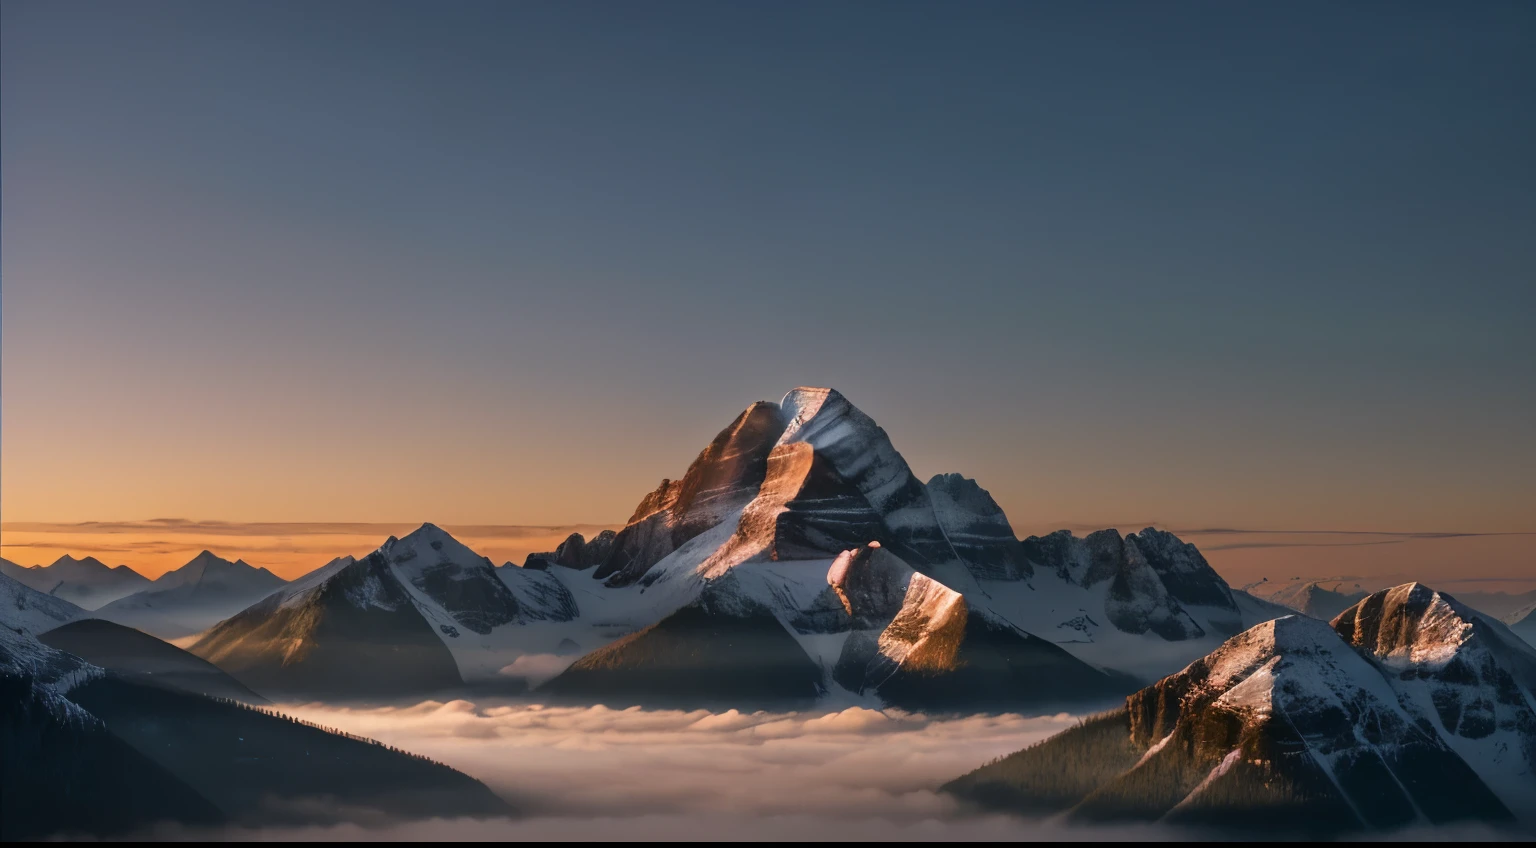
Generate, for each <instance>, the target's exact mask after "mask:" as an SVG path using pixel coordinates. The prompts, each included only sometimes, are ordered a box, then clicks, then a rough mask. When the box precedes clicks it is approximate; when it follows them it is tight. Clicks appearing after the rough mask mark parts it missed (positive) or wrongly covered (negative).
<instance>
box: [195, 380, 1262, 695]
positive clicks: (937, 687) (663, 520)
mask: <svg viewBox="0 0 1536 848" xmlns="http://www.w3.org/2000/svg"><path fill="white" fill-rule="evenodd" d="M375 553H376V554H377V555H378V556H379V557H380V558H381V559H382V561H383V562H384V563H385V564H386V565H387V566H388V572H389V574H388V576H389V577H390V578H391V579H392V580H393V581H394V582H395V583H398V585H399V587H400V589H401V591H403V592H404V593H405V597H406V600H407V601H408V602H409V604H408V606H409V609H407V608H406V607H398V609H399V611H400V614H401V615H402V616H406V617H410V616H412V615H414V616H419V617H420V618H421V620H422V621H424V622H425V626H426V628H427V630H428V631H430V632H431V633H432V634H434V638H436V639H438V640H439V641H440V642H441V643H442V644H443V645H444V646H445V647H446V648H447V650H448V652H449V653H450V654H451V656H452V660H453V664H454V669H453V671H454V672H456V673H457V674H458V675H459V677H460V679H461V680H462V681H464V684H465V685H467V686H471V687H475V686H491V687H498V688H507V689H512V690H515V691H520V690H518V687H519V686H522V687H537V686H543V685H547V686H550V687H553V689H551V691H554V689H559V690H560V691H562V692H564V693H566V694H568V695H571V696H572V697H575V696H576V695H575V694H574V693H576V692H578V691H579V692H588V693H590V692H595V691H598V690H599V689H600V688H601V687H602V686H609V685H611V686H613V687H615V688H614V690H613V692H612V693H611V694H612V695H613V697H614V698H620V699H622V698H634V699H636V702H639V701H640V700H642V699H645V698H652V697H653V696H654V695H655V693H656V692H657V691H659V690H658V689H657V686H656V685H655V684H654V682H651V683H648V682H646V677H647V674H649V675H650V676H651V677H652V678H654V680H660V679H662V676H661V674H660V672H659V671H657V669H659V668H660V667H661V666H657V665H656V663H662V665H666V664H668V663H671V664H672V665H673V666H675V667H676V668H677V669H681V670H679V671H677V673H676V675H674V677H675V681H674V682H675V688H677V689H678V691H683V690H687V691H693V692H696V693H704V692H705V691H706V690H707V688H708V681H709V680H711V679H713V680H715V681H716V682H721V685H724V684H723V681H725V680H727V679H728V678H729V679H733V680H734V679H737V677H736V676H733V675H736V671H730V669H728V668H727V666H728V665H729V664H730V660H729V657H730V656H731V655H732V651H733V649H732V647H731V646H733V645H735V646H737V647H738V648H739V649H740V650H739V651H737V653H738V654H739V656H740V657H741V662H742V663H747V662H748V660H747V658H748V656H749V655H750V656H753V657H757V658H758V659H754V660H751V662H759V661H761V662H763V663H767V664H768V665H770V666H772V667H774V668H777V669H780V671H781V672H782V673H780V672H775V673H773V674H769V675H764V676H762V677H761V680H777V681H780V684H775V685H774V686H768V687H767V688H766V689H764V688H761V687H758V686H757V683H758V682H759V681H756V680H754V679H752V678H751V677H750V675H749V676H747V677H742V678H740V681H739V685H737V684H733V686H734V687H735V688H734V689H732V691H735V692H737V693H738V694H740V695H741V697H747V693H752V697H767V694H765V693H769V692H770V691H771V692H773V693H778V694H777V695H775V697H778V696H779V695H782V696H783V698H786V699H789V700H793V699H795V698H800V697H802V696H804V695H805V692H806V691H807V687H809V689H810V690H813V691H814V693H815V694H814V697H837V698H841V699H844V700H848V699H862V700H864V701H869V702H871V703H873V702H878V701H883V702H885V703H888V704H896V705H904V706H910V707H911V708H914V709H943V710H949V709H956V710H963V709H968V708H975V709H981V708H986V709H994V708H995V709H1012V708H1022V707H1024V706H1031V707H1038V706H1041V705H1045V704H1063V705H1065V704H1067V703H1069V702H1072V701H1073V700H1074V699H1076V700H1077V701H1079V702H1080V701H1082V700H1083V699H1091V698H1098V697H1103V696H1104V695H1105V693H1106V692H1110V691H1113V692H1114V693H1115V694H1124V693H1125V692H1127V691H1130V690H1131V689H1133V688H1135V686H1136V685H1140V684H1141V683H1144V682H1145V681H1147V680H1151V679H1155V678H1156V677H1157V676H1159V675H1161V674H1166V673H1167V672H1168V671H1171V670H1174V669H1177V668H1180V667H1182V666H1183V665H1185V664H1187V663H1188V662H1190V661H1191V660H1193V659H1196V658H1198V657H1199V656H1201V655H1202V654H1204V653H1206V652H1208V651H1210V650H1211V649H1212V648H1214V647H1216V646H1217V645H1218V644H1219V643H1220V641H1221V639H1223V638H1225V637H1226V636H1228V635H1230V634H1232V633H1235V632H1237V631H1238V630H1240V629H1241V627H1242V626H1243V625H1245V624H1252V623H1254V621H1253V620H1251V619H1253V618H1254V616H1255V615H1262V614H1264V613H1265V610H1264V609H1262V608H1261V607H1260V606H1259V605H1257V602H1253V603H1249V605H1248V606H1247V607H1243V608H1240V607H1239V605H1238V603H1237V602H1238V601H1243V602H1244V603H1248V602H1251V601H1253V599H1251V598H1247V596H1244V595H1241V593H1232V592H1230V591H1229V589H1228V587H1227V586H1226V584H1225V583H1224V582H1222V581H1221V579H1220V578H1219V577H1217V576H1216V575H1215V572H1213V571H1211V570H1210V568H1209V566H1208V565H1206V563H1205V561H1204V560H1203V559H1202V558H1201V557H1200V555H1199V552H1198V551H1195V550H1194V548H1193V547H1192V546H1189V545H1185V544H1183V543H1182V542H1180V541H1179V540H1178V539H1176V538H1174V537H1173V536H1172V535H1170V534H1166V533H1160V532H1159V531H1155V530H1151V529H1148V530H1144V531H1142V532H1140V533H1136V534H1131V535H1129V536H1122V535H1121V534H1120V533H1119V532H1118V531H1114V530H1108V531H1102V532H1099V533H1095V534H1092V535H1090V536H1089V537H1088V538H1086V539H1078V538H1076V537H1074V536H1072V535H1071V534H1070V533H1058V534H1052V535H1050V536H1047V537H1044V538H1034V537H1032V538H1030V539H1028V540H1026V541H1025V542H1022V543H1021V542H1019V541H1018V540H1017V539H1016V538H1015V537H1014V535H1013V531H1012V528H1011V527H1010V525H1009V523H1008V519H1007V517H1006V515H1004V513H1003V511H1002V509H1001V508H1000V507H999V506H998V504H997V503H996V501H995V500H993V498H992V497H991V495H990V494H988V493H987V491H986V490H985V489H983V488H982V487H981V486H980V485H979V484H978V483H977V482H976V481H974V480H971V479H969V478H966V477H963V476H961V475H959V474H940V475H938V476H935V477H933V478H931V479H930V480H929V482H928V483H927V484H924V483H922V482H921V481H920V480H919V479H918V478H917V477H916V476H915V475H914V474H913V473H912V470H911V468H910V467H909V466H908V465H907V463H906V460H905V459H903V458H902V456H901V454H900V453H898V452H897V450H896V448H895V447H894V446H893V445H892V443H891V441H890V439H889V437H888V435H887V434H886V432H885V431H884V430H883V429H882V428H880V427H879V426H878V425H877V424H876V423H875V422H874V421H873V420H872V419H871V418H870V417H869V416H868V415H866V414H865V413H864V412H862V411H860V410H859V409H858V408H857V407H855V406H854V405H853V404H852V403H851V402H850V401H849V399H848V398H846V397H845V396H843V395H842V394H841V393H839V392H836V391H833V390H831V389H825V388H798V389H795V390H793V391H790V392H789V393H787V394H786V395H785V396H784V397H783V399H782V400H780V401H779V402H777V403H774V402H769V401H761V402H757V403H754V404H752V405H751V406H749V407H747V408H746V409H745V410H744V411H742V413H741V414H740V415H738V416H736V418H735V419H734V420H733V421H732V422H731V423H730V425H729V426H727V427H726V428H725V429H723V430H721V431H720V432H719V434H718V435H717V436H716V437H715V438H714V439H713V440H712V441H711V442H710V443H709V445H707V446H706V447H705V448H704V450H703V451H701V452H700V453H699V455H698V457H697V458H696V459H695V460H694V461H693V463H692V464H691V465H690V466H689V467H688V469H687V470H686V471H685V472H684V473H683V475H682V476H681V477H678V478H676V479H667V480H663V481H662V482H661V484H660V485H659V486H657V487H656V489H655V490H654V491H652V492H650V493H649V494H647V495H645V496H644V497H643V498H641V499H640V502H639V504H638V505H637V506H636V508H635V510H634V513H633V515H632V516H631V517H630V520H629V521H628V522H627V524H626V525H625V526H624V527H623V528H622V529H621V530H619V531H618V532H617V533H607V532H605V533H602V534H599V535H598V536H597V537H595V538H593V539H590V540H588V539H586V538H584V537H582V536H581V535H579V534H572V535H571V536H570V537H569V538H567V539H566V540H565V541H564V542H563V543H562V544H560V545H559V546H558V547H557V548H556V550H554V551H550V552H545V553H536V554H531V555H529V557H528V559H527V561H526V562H525V563H524V565H523V566H522V567H517V566H510V565H509V566H504V567H501V568H493V567H492V566H491V565H490V563H489V562H488V561H485V560H484V558H483V557H480V556H479V555H478V554H476V553H475V552H474V551H471V550H469V549H468V548H466V547H464V546H463V545H460V544H459V543H458V542H456V541H454V540H453V539H452V538H451V537H449V536H448V535H447V534H446V533H443V532H442V531H441V530H439V529H438V528H436V527H432V526H431V525H426V526H424V527H423V528H422V529H421V530H419V531H417V532H416V533H413V534H411V535H410V536H408V537H406V538H404V539H401V540H398V541H391V542H389V543H387V544H386V545H385V546H384V547H382V548H380V550H379V551H377V552H375ZM340 567H341V566H337V568H340ZM330 568H332V567H331V566H327V569H330ZM322 572H324V574H319V573H317V575H315V576H307V577H306V578H304V579H303V580H301V581H299V582H298V584H296V585H294V586H292V587H285V588H284V589H283V590H281V591H279V592H277V593H274V598H278V599H268V600H267V601H263V602H262V603H261V604H257V605H255V606H252V607H251V608H250V609H249V610H247V611H246V612H244V613H241V615H240V616H237V617H236V619H238V620H239V621H241V622H242V623H241V624H240V626H239V627H235V626H234V625H232V624H230V622H226V623H225V624H224V625H220V628H221V629H220V631H219V632H220V638H221V639H224V640H225V641H228V642H230V643H231V644H233V643H236V642H240V641H242V637H239V636H238V633H237V631H238V632H248V633H250V634H253V635H251V637H250V638H251V641H252V646H253V647H251V650H254V651H256V652H257V653H262V652H268V653H270V651H271V650H273V649H272V648H271V647H270V646H266V645H267V641H268V640H267V639H266V637H264V636H257V635H254V634H258V633H269V632H276V631H281V630H283V628H286V627H288V625H286V624H283V625H279V624H277V623H274V621H268V620H267V619H275V618H276V617H281V616H283V615H289V613H283V612H281V610H284V609H289V608H291V607H292V606H293V605H294V604H295V603H297V602H296V601H294V600H292V599H293V598H297V597H298V596H299V595H305V596H308V595H311V594H314V593H316V592H320V591H322V590H321V588H320V587H321V584H322V583H324V582H325V581H326V580H329V579H331V577H330V576H327V575H329V572H327V571H326V570H325V569H322ZM383 577H384V575H380V579H381V580H382V579H383ZM279 596H280V597H279ZM1245 599H1246V600H1245ZM359 603H361V602H359ZM359 608H368V605H367V604H361V606H360V607H359ZM677 616H681V617H677ZM331 618H332V619H333V620H336V621H340V620H342V619H343V618H344V616H342V615H341V614H340V613H334V614H332V615H331ZM236 619H231V621H235V620H236ZM359 626H360V625H359ZM274 628H276V630H274ZM764 628H766V631H765V630H764ZM344 629H345V628H343V630H344ZM748 631H751V632H753V633H755V634H756V635H754V636H751V637H749V636H748V635H747V633H748ZM400 632H401V633H404V632H405V631H403V630H402V631H400ZM337 633H339V634H340V633H341V631H337ZM376 636H377V634H375V635H374V636H370V637H369V638H376ZM348 638H349V637H347V636H345V635H337V636H333V637H331V638H330V639H329V640H328V642H329V643H330V644H333V645H343V644H346V642H347V639H348ZM401 638H404V637H403V636H402V637H401ZM786 639H787V640H788V641H785V640H786ZM700 640H714V642H712V643H710V644H707V645H706V644H705V643H704V642H703V641H700ZM621 643H622V644H621ZM748 645H751V646H753V647H752V649H751V651H748V650H747V647H746V646H748ZM264 646H265V647H264ZM621 648H622V649H621ZM221 650H225V649H221ZM229 650H233V649H229ZM241 650H244V649H241ZM690 652H695V653H696V654H697V657H700V658H702V657H709V658H711V659H710V660H709V661H708V662H704V661H702V660H699V661H697V662H695V661H693V660H686V657H688V656H694V653H690ZM754 652H755V653H754ZM229 655H230V656H233V655H234V654H233V653H230V654H229ZM264 655H265V654H264ZM791 657H793V658H795V659H793V661H792V660H791V659H790V658H791ZM586 658H590V661H589V660H588V659H586ZM231 662H232V660H231ZM636 663H638V664H639V666H643V667H645V668H650V669H651V672H648V673H647V674H640V673H638V672H636V673H631V671H633V669H630V670H628V671H626V670H625V669H627V668H629V665H630V664H636ZM280 665H281V664H280ZM639 666H637V667H639ZM566 667H569V670H570V675H569V676H562V675H560V674H559V672H560V671H561V669H564V668H566ZM669 667H670V666H669ZM806 668H811V669H814V671H815V674H814V675H813V676H814V678H815V679H814V681H813V684H806V683H805V680H804V679H802V678H803V675H802V672H804V671H805V669H806ZM535 669H536V670H537V671H536V672H535V671H534V670H535ZM728 671H730V674H729V675H728V674H727V672H728ZM738 671H739V669H738ZM620 672H622V673H620ZM284 673H287V674H292V672H284ZM669 674H671V672H669ZM562 677H563V678H564V679H561V678H562ZM578 679H579V680H580V681H581V682H579V683H578V682H573V681H576V680H578ZM669 679H670V678H669ZM687 680H695V681H697V685H694V684H687V685H685V683H686V681H687ZM605 681H606V682H605ZM669 685H672V684H669ZM594 687H596V688H594ZM776 687H777V688H776ZM663 688H665V687H663ZM728 688H729V687H728Z"/></svg>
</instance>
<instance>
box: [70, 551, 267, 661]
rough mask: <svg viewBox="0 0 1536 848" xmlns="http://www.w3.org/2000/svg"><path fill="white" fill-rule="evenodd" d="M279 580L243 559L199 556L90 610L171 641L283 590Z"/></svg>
mask: <svg viewBox="0 0 1536 848" xmlns="http://www.w3.org/2000/svg"><path fill="white" fill-rule="evenodd" d="M283 583H284V580H283V579H282V578H281V577H278V576H277V575H275V574H273V573H272V572H270V571H268V570H266V569H265V568H256V567H254V566H252V565H249V564H247V563H246V562H245V561H244V560H235V561H234V562H230V561H229V560H227V559H222V558H220V557H218V556H215V555H214V554H213V553H211V552H209V551H203V552H202V553H200V554H198V555H197V556H195V557H193V558H192V560H191V561H190V562H188V563H187V564H186V565H183V566H182V567H181V568H178V569H176V570H175V571H168V572H166V573H165V574H162V575H160V576H159V577H157V578H156V579H155V580H154V582H152V583H150V584H149V586H148V587H146V588H145V589H143V590H142V591H139V592H135V593H134V594H132V595H129V596H127V597H125V598H120V599H118V600H116V601H113V602H112V603H110V604H107V605H106V606H104V607H102V608H101V609H99V610H97V611H96V617H97V618H103V619H106V620H107V621H114V622H117V623H118V624H123V625H126V626H128V627H132V628H135V629H137V630H142V631H144V632H145V633H150V634H153V635H155V636H159V637H161V638H162V639H176V638H180V637H182V636H188V635H191V634H193V633H197V632H200V631H202V630H206V629H207V628H208V627H210V626H212V625H213V624H215V623H217V622H219V621H221V620H223V619H225V618H228V617H229V616H231V615H234V614H235V613H237V612H239V611H240V610H242V609H245V608H246V607H247V606H249V605H250V604H251V603H252V602H254V601H256V600H259V599H260V598H262V597H264V596H266V595H267V594H269V593H271V592H272V591H273V590H274V589H276V588H277V587H279V586H281V585H283Z"/></svg>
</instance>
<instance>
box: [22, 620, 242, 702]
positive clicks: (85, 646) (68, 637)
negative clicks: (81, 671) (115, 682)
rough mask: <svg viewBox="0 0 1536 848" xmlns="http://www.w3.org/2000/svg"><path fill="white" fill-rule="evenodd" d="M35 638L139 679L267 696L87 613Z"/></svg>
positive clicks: (207, 691)
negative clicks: (86, 617)
mask: <svg viewBox="0 0 1536 848" xmlns="http://www.w3.org/2000/svg"><path fill="white" fill-rule="evenodd" d="M37 638H38V641H40V642H42V643H43V644H44V645H47V646H49V647H51V648H58V649H59V650H61V651H64V652H66V653H70V654H74V655H75V656H77V657H79V658H81V659H83V660H85V661H86V662H88V663H90V664H91V665H94V666H99V667H101V668H104V669H106V670H107V671H111V672H115V673H117V674H118V675H119V676H121V677H124V678H127V679H130V680H134V681H137V682H139V683H144V684H147V685H151V686H154V685H158V686H162V687H168V688H171V689H179V690H181V691H183V692H191V693H194V694H198V695H210V696H212V697H215V698H227V699H232V700H236V701H243V702H245V703H247V704H264V703H266V702H267V700H266V699H265V698H263V697H261V696H260V695H258V694H256V693H255V692H253V691H251V690H250V689H249V688H247V687H246V686H245V684H243V683H241V682H240V681H238V680H236V679H234V678H233V677H230V676H229V675H228V674H225V673H224V672H223V671H222V670H220V669H219V667H218V666H216V665H214V664H213V663H210V662H208V661H207V660H205V659H203V658H202V657H198V656H194V655H193V654H190V653H188V652H186V651H183V650H182V649H180V648H178V647H176V646H175V645H172V644H170V643H169V642H164V641H161V640H160V639H156V638H155V637H153V636H151V635H149V634H148V633H144V632H142V631H139V630H135V629H133V628H132V627H125V626H123V625H121V624H115V623H113V622H110V621H103V620H101V619H99V618H88V619H85V620H83V621H72V622H70V623H69V624H66V625H64V626H63V627H59V628H55V629H53V630H50V631H48V632H47V633H43V634H42V635H40V636H38V637H37Z"/></svg>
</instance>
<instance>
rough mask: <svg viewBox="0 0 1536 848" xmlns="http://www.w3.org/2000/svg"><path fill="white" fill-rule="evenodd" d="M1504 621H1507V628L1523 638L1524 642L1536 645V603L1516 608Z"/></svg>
mask: <svg viewBox="0 0 1536 848" xmlns="http://www.w3.org/2000/svg"><path fill="white" fill-rule="evenodd" d="M1505 621H1507V622H1508V623H1509V629H1510V630H1511V631H1513V632H1514V634H1515V635H1517V636H1519V637H1520V638H1521V639H1524V640H1525V641H1526V644H1529V645H1536V604H1532V605H1530V606H1528V607H1526V608H1524V609H1520V610H1516V611H1515V612H1513V613H1511V614H1510V615H1509V616H1508V617H1507V618H1506V619H1505Z"/></svg>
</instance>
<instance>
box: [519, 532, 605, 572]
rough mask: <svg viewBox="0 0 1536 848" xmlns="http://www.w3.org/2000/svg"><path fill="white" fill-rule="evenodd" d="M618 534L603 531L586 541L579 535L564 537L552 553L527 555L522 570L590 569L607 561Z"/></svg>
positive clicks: (573, 534)
mask: <svg viewBox="0 0 1536 848" xmlns="http://www.w3.org/2000/svg"><path fill="white" fill-rule="evenodd" d="M617 537H618V534H617V533H615V532H614V531H612V530H604V531H603V532H601V533H598V534H597V535H596V536H593V537H592V540H591V541H587V539H586V538H584V537H583V536H582V535H581V534H580V533H572V534H571V535H569V536H567V537H565V541H564V542H561V543H560V546H559V547H557V548H555V549H554V550H553V551H549V552H547V553H533V554H529V555H528V556H527V558H526V559H524V560H523V568H532V569H535V570H538V569H544V568H548V567H550V566H552V565H558V566H561V567H563V568H574V569H576V570H578V571H580V570H582V569H585V568H592V567H594V566H597V565H600V564H602V563H603V562H604V561H605V560H607V559H608V554H610V553H612V551H613V541H614V539H616V538H617Z"/></svg>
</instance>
